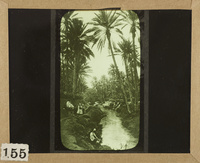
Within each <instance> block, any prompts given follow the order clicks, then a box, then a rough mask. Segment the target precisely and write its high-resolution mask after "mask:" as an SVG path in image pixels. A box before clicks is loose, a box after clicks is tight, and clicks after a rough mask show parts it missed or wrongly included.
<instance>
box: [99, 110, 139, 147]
mask: <svg viewBox="0 0 200 163" xmlns="http://www.w3.org/2000/svg"><path fill="white" fill-rule="evenodd" d="M102 111H103V112H105V113H106V114H107V116H106V117H104V118H103V119H102V120H101V124H102V125H103V130H102V143H101V145H107V146H109V147H111V148H112V149H114V150H125V149H131V148H134V147H135V146H136V145H137V142H138V140H137V139H136V138H134V137H133V136H132V135H131V134H130V133H129V131H128V130H126V129H125V128H124V127H123V126H122V122H121V119H120V118H119V117H117V116H116V113H115V111H113V110H107V109H104V108H102Z"/></svg>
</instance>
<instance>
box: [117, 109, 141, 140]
mask: <svg viewBox="0 0 200 163" xmlns="http://www.w3.org/2000/svg"><path fill="white" fill-rule="evenodd" d="M117 116H118V117H119V118H120V119H121V121H122V125H123V127H124V128H126V129H127V130H128V132H129V133H130V134H131V135H133V137H134V138H135V139H136V141H137V143H138V141H139V133H140V114H139V113H137V114H135V115H130V114H129V113H124V114H122V113H119V112H118V113H117Z"/></svg>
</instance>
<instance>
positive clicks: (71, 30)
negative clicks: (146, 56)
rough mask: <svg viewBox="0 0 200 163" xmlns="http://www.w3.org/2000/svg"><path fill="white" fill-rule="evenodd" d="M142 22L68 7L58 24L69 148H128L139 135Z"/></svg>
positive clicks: (126, 14) (64, 137)
mask: <svg viewBox="0 0 200 163" xmlns="http://www.w3.org/2000/svg"><path fill="white" fill-rule="evenodd" d="M140 74H141V50H140V21H139V18H138V15H137V14H136V13H135V12H134V11H119V10H99V11H97V10H96V11H69V12H67V13H66V14H64V16H63V17H62V19H61V22H60V130H61V131H60V132H61V142H62V144H63V146H64V147H66V148H67V149H70V150H128V149H133V148H134V147H135V146H136V145H137V144H138V141H139V134H140V76H141V75H140Z"/></svg>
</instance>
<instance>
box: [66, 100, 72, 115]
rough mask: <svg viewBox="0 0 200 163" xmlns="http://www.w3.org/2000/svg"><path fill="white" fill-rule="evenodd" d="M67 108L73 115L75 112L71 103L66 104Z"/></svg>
mask: <svg viewBox="0 0 200 163" xmlns="http://www.w3.org/2000/svg"><path fill="white" fill-rule="evenodd" d="M66 108H67V111H68V112H69V113H71V114H72V113H73V111H74V105H73V104H72V103H71V102H70V101H67V102H66Z"/></svg>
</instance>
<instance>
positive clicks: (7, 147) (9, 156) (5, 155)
mask: <svg viewBox="0 0 200 163" xmlns="http://www.w3.org/2000/svg"><path fill="white" fill-rule="evenodd" d="M28 152H29V148H28V144H2V145H1V160H8V161H28Z"/></svg>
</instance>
